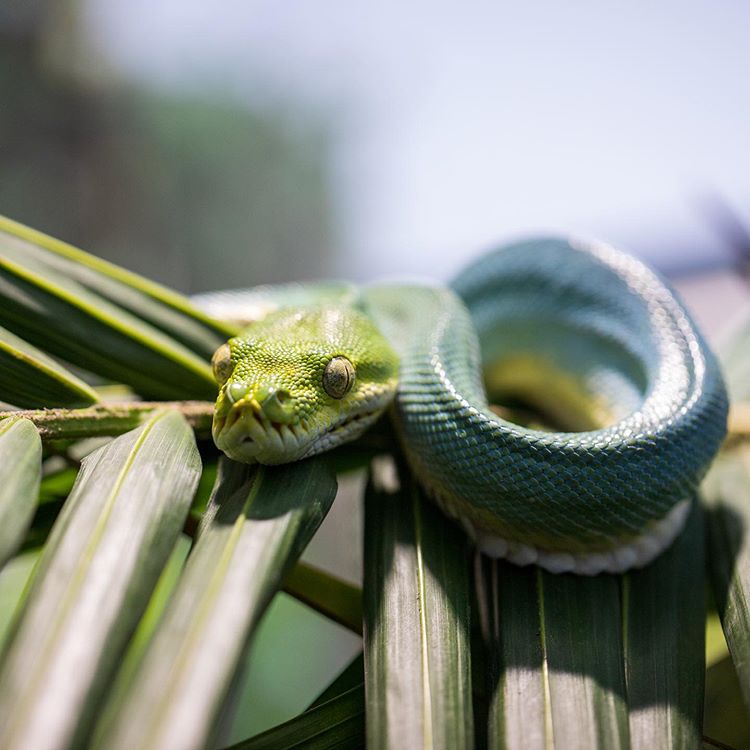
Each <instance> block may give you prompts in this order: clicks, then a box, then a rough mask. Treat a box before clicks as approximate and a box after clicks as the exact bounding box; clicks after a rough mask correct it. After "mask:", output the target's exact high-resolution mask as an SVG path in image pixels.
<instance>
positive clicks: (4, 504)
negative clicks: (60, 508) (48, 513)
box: [0, 419, 42, 567]
mask: <svg viewBox="0 0 750 750" xmlns="http://www.w3.org/2000/svg"><path fill="white" fill-rule="evenodd" d="M41 477H42V442H41V440H40V439H39V435H38V434H37V431H36V428H35V427H34V425H33V424H31V422H29V421H28V420H26V419H4V420H2V421H0V567H1V566H2V565H4V564H5V562H6V561H7V560H8V559H9V558H10V556H11V555H12V554H13V553H14V552H15V551H16V550H17V549H18V548H19V547H20V546H21V543H22V542H23V538H24V535H25V533H26V530H27V529H28V527H29V524H30V523H31V519H32V517H33V515H34V509H35V508H36V505H37V501H38V497H39V482H40V480H41Z"/></svg>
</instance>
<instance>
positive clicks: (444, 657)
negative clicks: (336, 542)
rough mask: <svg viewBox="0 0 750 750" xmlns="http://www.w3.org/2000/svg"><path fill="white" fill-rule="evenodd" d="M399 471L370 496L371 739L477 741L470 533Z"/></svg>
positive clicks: (436, 743) (430, 743) (456, 744)
mask: <svg viewBox="0 0 750 750" xmlns="http://www.w3.org/2000/svg"><path fill="white" fill-rule="evenodd" d="M400 474H401V486H400V488H399V489H395V488H393V487H392V488H391V489H393V492H389V491H387V490H386V489H385V488H383V489H380V488H377V487H376V486H375V485H374V484H372V483H371V484H370V486H369V487H368V490H367V493H366V499H365V580H364V615H365V618H364V643H365V648H364V651H365V675H366V685H367V745H368V747H372V748H389V747H392V748H404V747H409V748H412V747H413V748H416V747H419V748H427V747H436V748H438V747H450V748H462V747H471V746H472V744H473V720H472V703H471V666H470V656H469V610H470V598H469V572H468V559H467V547H466V543H465V537H464V535H463V534H462V533H461V532H460V530H459V529H458V527H457V526H455V525H454V524H452V523H450V522H449V521H448V520H446V519H445V518H444V517H443V516H442V515H441V514H440V513H439V512H438V511H437V510H436V508H435V507H434V506H433V505H432V504H431V503H429V502H428V501H426V500H425V499H424V497H423V496H422V493H421V490H420V489H419V487H418V486H417V484H416V480H415V479H414V478H413V477H412V476H411V475H410V474H409V473H408V472H406V470H402V471H401V472H400ZM376 478H377V475H376Z"/></svg>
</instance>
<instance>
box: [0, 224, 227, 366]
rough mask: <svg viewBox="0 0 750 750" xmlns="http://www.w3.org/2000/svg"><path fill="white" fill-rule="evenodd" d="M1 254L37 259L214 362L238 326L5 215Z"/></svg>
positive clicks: (1, 227) (0, 228)
mask: <svg viewBox="0 0 750 750" xmlns="http://www.w3.org/2000/svg"><path fill="white" fill-rule="evenodd" d="M0 255H5V256H6V257H8V258H9V259H10V260H15V261H16V262H19V263H22V262H23V259H24V258H26V259H28V258H33V259H35V260H36V261H37V262H40V263H43V264H45V265H46V266H48V267H49V268H50V269H53V270H54V271H55V272H56V273H57V274H60V275H64V276H67V277H69V278H72V279H75V280H76V281H78V282H79V283H80V284H81V285H83V286H85V287H87V288H88V289H90V290H91V291H92V292H96V293H97V294H99V295H100V296H102V297H104V298H106V299H108V300H109V301H110V302H114V303H116V304H117V305H119V306H120V307H124V308H125V309H126V310H129V311H130V312H131V313H133V314H134V315H137V316H138V317H139V318H142V319H143V320H146V321H148V322H149V323H151V324H152V325H153V326H155V327H156V328H159V329H160V330H162V331H164V332H165V333H168V334H169V335H170V336H172V337H173V338H174V339H176V340H177V341H180V342H181V343H183V344H185V346H187V347H188V348H190V349H191V350H192V351H194V352H196V353H198V354H200V355H202V356H203V357H210V356H211V354H212V353H213V351H214V350H215V349H216V348H217V347H218V346H219V345H220V344H221V343H222V341H223V340H224V339H226V338H228V337H229V336H232V335H233V334H234V333H236V329H235V328H234V327H233V326H231V325H229V324H227V323H225V322H222V321H217V320H214V319H213V318H210V317H209V316H208V315H206V314H205V313H203V312H202V311H201V310H199V309H198V308H196V307H195V306H194V305H192V304H191V303H190V301H189V300H188V299H187V298H186V297H183V296H182V295H181V294H178V293H177V292H174V291H172V290H171V289H168V288H166V287H163V286H161V285H160V284H156V283H154V282H153V281H150V280H149V279H146V278H144V277H142V276H139V275H138V274H135V273H132V272H130V271H127V270H125V269H124V268H120V267H119V266H116V265H114V264H113V263H108V262H107V261H105V260H102V259H101V258H97V257H96V256H93V255H90V254H89V253H86V252H84V251H83V250H79V249H78V248H75V247H73V246H72V245H69V244H68V243H66V242H62V241H61V240H58V239H55V238H53V237H49V236H48V235H46V234H43V233H42V232H37V231H36V230H34V229H31V228H30V227H26V226H24V225H23V224H19V223H18V222H15V221H12V220H11V219H7V218H5V217H3V216H0Z"/></svg>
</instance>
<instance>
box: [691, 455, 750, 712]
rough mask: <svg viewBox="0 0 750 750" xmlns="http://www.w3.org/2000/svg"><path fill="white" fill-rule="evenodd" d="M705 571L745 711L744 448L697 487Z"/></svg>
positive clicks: (749, 578) (748, 599) (748, 618)
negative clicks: (704, 535) (701, 499)
mask: <svg viewBox="0 0 750 750" xmlns="http://www.w3.org/2000/svg"><path fill="white" fill-rule="evenodd" d="M703 496H704V500H705V504H706V508H707V510H706V522H707V528H708V537H707V541H708V569H709V573H710V575H711V583H712V588H713V592H714V598H715V599H716V606H717V609H718V611H719V616H720V617H721V624H722V627H723V629H724V636H725V638H726V641H727V646H728V648H729V653H730V654H731V656H732V661H733V662H734V668H735V670H736V672H737V677H738V679H739V682H740V686H741V688H742V694H743V697H744V700H745V705H747V706H748V708H750V538H748V531H747V530H748V529H749V528H750V445H748V444H747V443H743V444H739V445H737V446H736V447H735V448H733V449H731V450H728V451H726V452H724V453H722V454H721V455H720V456H719V458H718V459H717V460H716V462H715V463H714V465H713V467H712V468H711V471H710V472H709V474H708V476H707V477H706V480H705V482H704V484H703Z"/></svg>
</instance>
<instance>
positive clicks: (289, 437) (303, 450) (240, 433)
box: [214, 408, 382, 465]
mask: <svg viewBox="0 0 750 750" xmlns="http://www.w3.org/2000/svg"><path fill="white" fill-rule="evenodd" d="M381 413H382V409H381V408H379V409H376V410H370V411H362V412H358V413H356V414H349V415H347V416H346V418H344V419H342V420H340V421H338V422H335V423H334V424H333V425H329V426H325V427H317V426H315V425H314V424H310V423H306V422H298V423H296V424H281V423H279V422H274V421H272V420H268V419H259V418H258V417H256V416H255V415H254V414H253V413H252V412H251V411H250V410H241V409H238V410H236V411H234V412H233V413H232V414H230V416H229V418H227V419H224V420H221V419H216V421H215V424H214V440H215V441H216V444H217V446H218V447H219V448H220V449H221V450H222V451H223V452H224V453H226V455H227V456H229V458H231V459H233V460H235V461H240V462H241V463H248V464H254V463H260V464H265V465H275V464H284V463H289V462H291V461H299V460H301V459H303V458H308V457H310V456H314V455H316V454H318V453H322V452H323V451H327V450H330V449H331V448H335V447H337V446H338V445H341V444H343V443H345V442H348V441H350V440H354V439H355V438H357V437H359V436H360V435H361V434H362V433H363V432H365V430H367V429H368V427H370V426H371V425H372V424H373V423H374V422H375V421H376V420H377V419H378V417H379V416H380V415H381Z"/></svg>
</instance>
